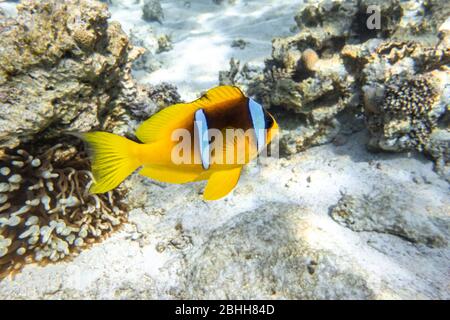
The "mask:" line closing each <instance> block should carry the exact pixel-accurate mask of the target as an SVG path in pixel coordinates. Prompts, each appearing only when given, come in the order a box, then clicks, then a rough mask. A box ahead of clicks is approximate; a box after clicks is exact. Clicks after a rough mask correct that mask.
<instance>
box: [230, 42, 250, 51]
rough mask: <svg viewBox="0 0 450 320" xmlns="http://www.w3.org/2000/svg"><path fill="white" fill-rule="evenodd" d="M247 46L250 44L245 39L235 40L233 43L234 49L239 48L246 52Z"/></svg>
mask: <svg viewBox="0 0 450 320" xmlns="http://www.w3.org/2000/svg"><path fill="white" fill-rule="evenodd" d="M247 45H248V42H247V41H245V40H244V39H236V40H233V42H231V47H232V48H239V49H241V50H244V49H245V47H246V46H247Z"/></svg>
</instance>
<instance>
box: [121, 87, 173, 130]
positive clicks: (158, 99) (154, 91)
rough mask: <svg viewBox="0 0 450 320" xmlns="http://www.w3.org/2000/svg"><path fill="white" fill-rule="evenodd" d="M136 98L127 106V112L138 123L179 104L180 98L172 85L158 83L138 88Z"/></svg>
mask: <svg viewBox="0 0 450 320" xmlns="http://www.w3.org/2000/svg"><path fill="white" fill-rule="evenodd" d="M137 88H138V98H137V99H136V100H135V101H134V102H133V103H130V104H129V105H128V110H129V111H130V114H131V115H132V117H133V118H134V119H136V120H137V121H139V122H142V121H144V120H147V119H148V118H149V117H150V116H151V115H153V114H154V113H156V112H158V111H160V110H161V109H163V108H165V107H168V106H170V105H172V104H176V103H180V102H182V101H181V96H180V94H179V93H178V91H177V88H176V87H175V86H174V85H171V84H169V83H165V82H163V83H160V84H158V85H151V86H144V85H139V86H138V87H137Z"/></svg>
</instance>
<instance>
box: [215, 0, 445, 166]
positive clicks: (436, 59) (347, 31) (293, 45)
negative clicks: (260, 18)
mask: <svg viewBox="0 0 450 320" xmlns="http://www.w3.org/2000/svg"><path fill="white" fill-rule="evenodd" d="M449 6H450V5H448V4H447V5H444V4H442V3H439V2H438V1H431V2H424V1H405V2H400V1H398V0H390V1H360V2H355V1H344V0H333V1H314V2H309V3H307V4H306V5H304V6H302V8H301V9H300V11H299V12H298V14H297V15H296V17H295V20H296V22H297V26H298V29H299V30H300V31H299V32H298V33H297V34H295V35H293V36H290V37H287V38H276V39H274V40H273V44H272V55H271V58H270V59H268V60H266V63H265V68H264V71H263V72H262V74H260V75H254V76H252V77H250V79H249V80H247V79H246V77H245V76H244V75H243V70H241V69H240V67H239V65H238V64H236V63H235V62H234V61H231V66H230V70H229V71H228V72H222V73H221V74H220V80H221V82H223V83H237V84H239V85H241V83H240V82H243V83H244V88H245V89H246V91H247V93H248V94H249V95H250V96H255V97H256V99H258V100H259V101H261V102H262V103H263V105H264V106H265V107H266V108H269V109H271V111H272V112H273V113H275V114H276V115H277V117H278V119H279V121H280V124H281V126H280V127H281V128H282V132H281V140H280V150H281V151H282V153H283V154H285V155H289V154H292V153H296V152H299V151H302V150H304V149H306V148H308V147H310V146H313V145H317V144H322V143H327V142H331V141H333V140H334V139H336V138H337V137H338V136H342V135H347V134H349V133H352V132H354V131H357V130H361V129H363V128H364V123H363V120H364V118H366V119H365V120H366V122H367V127H368V128H369V131H370V134H371V138H370V142H369V146H370V147H371V148H372V149H378V150H385V151H405V150H411V149H416V150H419V151H424V152H425V153H427V154H428V155H430V156H431V157H432V158H433V159H435V160H436V161H440V163H441V167H444V169H440V170H441V171H442V172H445V171H446V169H445V167H446V166H447V162H448V161H447V160H446V156H445V155H446V154H448V151H446V150H443V149H445V148H446V147H445V146H446V145H447V144H448V143H447V142H445V141H442V140H439V141H437V140H436V139H434V140H433V143H431V142H430V137H431V136H435V135H433V131H434V130H448V127H449V122H448V115H446V114H448V110H449V105H450V104H449V100H448V97H449V94H448V84H449V76H448V75H449V69H448V64H449V62H450V51H449V46H448V45H446V43H448V41H449V40H448V39H449V34H450V32H449V31H448V30H449V28H448V21H446V20H445V19H446V18H445V17H443V16H442V14H440V13H438V12H439V11H441V12H442V11H443V12H447V11H448V10H449V8H448V7H449ZM376 17H379V18H380V21H379V23H380V25H379V27H378V26H376V23H375V22H376ZM374 19H375V20H374ZM428 21H433V23H431V24H430V23H427V22H428ZM372 24H374V25H373V26H372ZM444 136H445V135H441V134H440V135H439V137H444ZM430 143H431V144H430ZM433 148H438V149H439V150H432V149H433ZM437 159H440V160H437ZM442 163H444V164H443V165H442Z"/></svg>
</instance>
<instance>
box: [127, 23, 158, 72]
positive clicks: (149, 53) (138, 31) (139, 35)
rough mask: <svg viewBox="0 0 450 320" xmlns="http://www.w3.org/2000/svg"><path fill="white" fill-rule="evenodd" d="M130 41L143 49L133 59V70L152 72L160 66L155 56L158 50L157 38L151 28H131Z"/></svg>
mask: <svg viewBox="0 0 450 320" xmlns="http://www.w3.org/2000/svg"><path fill="white" fill-rule="evenodd" d="M130 42H131V43H132V44H133V45H134V46H137V47H140V48H144V49H145V51H144V52H143V53H142V55H140V56H139V57H138V58H137V59H136V60H134V61H133V70H134V71H141V70H143V71H146V72H153V71H156V70H158V69H159V68H160V67H161V63H160V62H159V61H158V60H157V59H156V58H155V54H156V53H157V52H156V51H157V50H158V38H157V37H156V35H155V33H154V31H153V28H151V27H146V28H133V29H131V30H130Z"/></svg>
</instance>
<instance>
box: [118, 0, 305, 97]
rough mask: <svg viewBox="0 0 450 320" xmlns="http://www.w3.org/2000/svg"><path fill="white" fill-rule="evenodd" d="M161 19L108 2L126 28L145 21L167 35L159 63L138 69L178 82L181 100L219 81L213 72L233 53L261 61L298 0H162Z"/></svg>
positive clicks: (146, 78)
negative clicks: (220, 0)
mask: <svg viewBox="0 0 450 320" xmlns="http://www.w3.org/2000/svg"><path fill="white" fill-rule="evenodd" d="M161 3H162V7H163V10H164V14H165V19H164V20H163V24H162V25H160V24H159V23H158V22H154V23H148V22H145V21H144V20H142V19H141V15H142V13H141V6H140V5H139V4H135V3H134V1H124V2H123V3H122V4H121V5H120V6H119V7H113V8H112V9H111V12H112V20H117V21H120V22H121V23H122V27H123V28H124V30H125V31H127V32H129V31H130V30H131V29H135V30H139V29H141V30H144V32H145V29H146V28H148V27H149V25H150V26H152V28H153V29H154V31H155V33H156V34H157V35H160V34H170V35H172V39H173V44H174V48H173V50H171V51H169V52H164V53H162V54H160V55H158V57H157V58H158V59H160V60H161V61H162V64H163V65H162V68H161V69H159V70H157V71H156V72H154V73H152V74H148V73H146V72H137V73H136V77H137V78H138V80H140V81H142V82H148V83H152V84H156V83H160V82H162V81H166V82H169V83H172V84H175V85H176V86H178V88H179V91H180V94H181V96H182V98H183V99H186V100H189V99H194V98H196V97H197V96H198V95H199V94H200V92H201V91H204V90H207V89H209V88H211V87H213V86H215V85H217V83H218V73H219V71H221V70H227V69H228V67H229V60H230V59H231V58H232V57H234V58H237V59H239V60H241V61H242V62H243V63H245V62H249V63H253V64H263V62H264V59H266V58H267V57H269V56H270V53H271V47H272V46H271V41H272V39H273V38H274V37H279V36H287V35H289V34H291V32H290V31H289V28H290V27H291V26H294V25H295V21H294V15H295V13H296V12H297V10H298V8H299V7H300V4H301V3H303V1H301V0H247V1H244V0H240V1H239V0H238V1H237V2H236V4H235V5H228V4H224V5H216V4H214V3H213V2H212V0H195V1H190V3H191V6H190V7H186V6H185V5H184V1H180V0H166V1H161ZM236 39H243V40H245V41H246V42H248V43H249V44H248V45H247V46H246V47H245V49H243V50H241V49H239V48H232V47H231V43H232V42H233V40H236Z"/></svg>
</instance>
